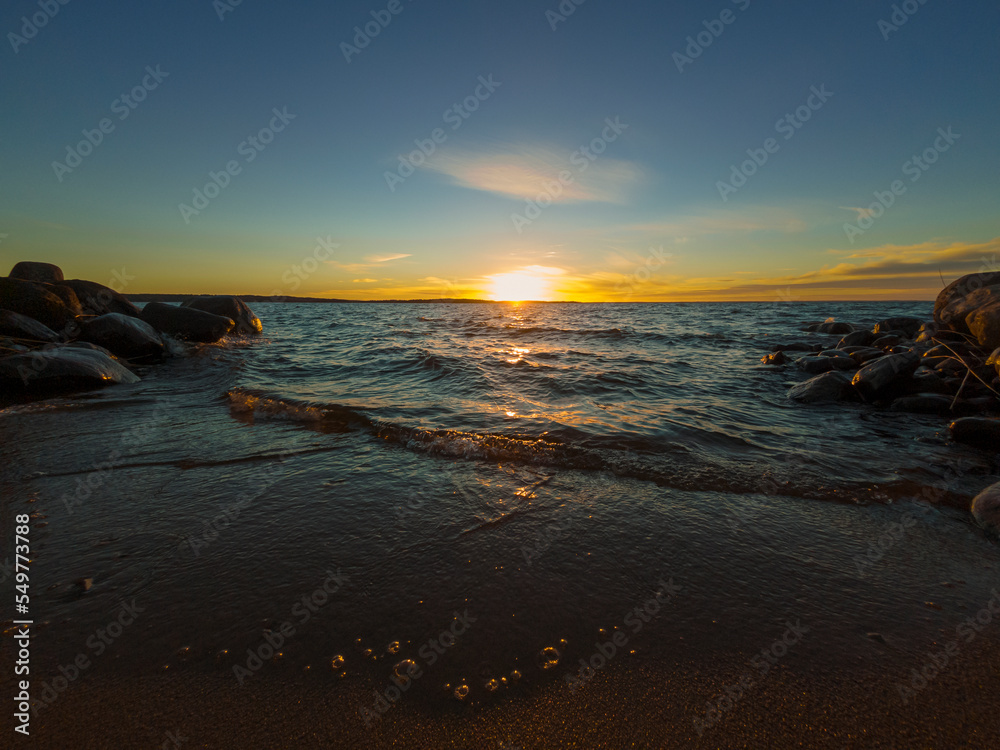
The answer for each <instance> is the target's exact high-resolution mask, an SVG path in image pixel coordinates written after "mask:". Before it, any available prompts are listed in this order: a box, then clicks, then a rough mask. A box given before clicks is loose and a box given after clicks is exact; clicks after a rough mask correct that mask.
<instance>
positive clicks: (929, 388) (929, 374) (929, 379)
mask: <svg viewBox="0 0 1000 750" xmlns="http://www.w3.org/2000/svg"><path fill="white" fill-rule="evenodd" d="M903 391H904V393H906V394H907V395H915V394H918V393H940V394H942V395H945V396H947V395H952V396H953V395H955V391H954V390H953V389H952V388H951V386H949V385H948V384H947V383H946V382H944V379H943V378H942V377H941V376H940V375H938V373H936V372H935V371H933V370H924V369H921V370H917V372H915V373H914V374H913V377H912V378H910V380H908V381H907V382H906V384H905V385H904V388H903Z"/></svg>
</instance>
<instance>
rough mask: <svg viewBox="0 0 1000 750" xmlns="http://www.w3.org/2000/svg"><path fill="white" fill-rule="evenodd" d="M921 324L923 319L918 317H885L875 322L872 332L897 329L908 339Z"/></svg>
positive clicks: (877, 332)
mask: <svg viewBox="0 0 1000 750" xmlns="http://www.w3.org/2000/svg"><path fill="white" fill-rule="evenodd" d="M923 326H924V321H922V320H921V319H920V318H886V319H885V320H880V321H879V322H878V323H876V324H875V328H873V329H872V333H874V334H886V333H888V332H890V331H899V332H900V333H901V334H902V335H903V336H905V337H906V338H908V339H910V338H913V337H914V336H916V335H917V333H918V332H919V331H920V329H921V328H923Z"/></svg>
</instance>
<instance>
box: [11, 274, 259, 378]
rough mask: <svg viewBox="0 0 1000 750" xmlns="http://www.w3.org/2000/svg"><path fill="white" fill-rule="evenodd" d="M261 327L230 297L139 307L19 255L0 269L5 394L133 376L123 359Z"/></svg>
mask: <svg viewBox="0 0 1000 750" xmlns="http://www.w3.org/2000/svg"><path fill="white" fill-rule="evenodd" d="M261 330H262V327H261V323H260V320H259V319H258V318H257V316H256V315H254V314H253V311H251V310H250V308H249V307H247V305H246V304H245V303H244V302H243V301H242V300H241V299H239V298H238V297H228V296H206V297H195V298H193V299H189V300H186V301H185V302H184V303H183V304H182V305H181V306H180V307H177V306H174V305H168V304H165V303H162V302H151V303H149V304H147V305H146V306H145V307H144V308H143V309H142V310H139V309H138V308H137V307H136V306H135V305H133V304H132V303H131V302H130V301H129V300H128V299H127V298H126V297H125V296H123V295H122V294H120V293H118V292H116V291H115V290H114V289H111V288H109V287H106V286H104V285H102V284H98V283H96V282H93V281H85V280H83V279H69V280H67V279H65V278H64V277H63V272H62V270H61V269H60V268H59V267H58V266H55V265H52V264H51V263H34V262H21V263H18V264H17V265H15V266H14V268H13V270H11V272H10V275H9V276H7V277H0V384H2V385H3V387H4V390H5V391H7V392H9V393H11V394H18V395H48V394H50V393H60V392H67V391H72V390H80V389H88V388H94V387H98V386H104V385H111V384H114V383H131V382H136V381H137V380H138V377H137V376H136V375H135V374H134V373H133V372H132V370H131V369H129V368H130V366H134V365H137V364H148V363H152V362H157V361H159V360H162V359H164V358H165V357H168V356H171V354H172V353H174V352H176V351H178V349H179V347H178V346H177V344H176V342H177V341H178V340H180V341H190V342H196V343H213V342H216V341H219V340H220V339H221V338H223V337H224V336H227V335H231V334H239V335H243V334H255V333H260V332H261Z"/></svg>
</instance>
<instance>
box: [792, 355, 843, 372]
mask: <svg viewBox="0 0 1000 750" xmlns="http://www.w3.org/2000/svg"><path fill="white" fill-rule="evenodd" d="M795 366H796V367H798V368H799V369H800V370H802V372H807V373H809V374H810V375H818V374H820V373H823V372H830V370H832V369H833V368H834V365H833V358H832V357H802V358H801V359H797V360H796V361H795Z"/></svg>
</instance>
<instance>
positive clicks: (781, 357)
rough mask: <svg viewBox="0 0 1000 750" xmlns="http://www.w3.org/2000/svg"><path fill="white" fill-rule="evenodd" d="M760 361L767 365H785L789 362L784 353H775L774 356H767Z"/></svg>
mask: <svg viewBox="0 0 1000 750" xmlns="http://www.w3.org/2000/svg"><path fill="white" fill-rule="evenodd" d="M760 361H761V362H763V363H764V364H765V365H783V364H785V363H786V362H788V357H786V356H785V353H784V352H774V353H772V354H765V355H764V356H763V357H761V358H760Z"/></svg>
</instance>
